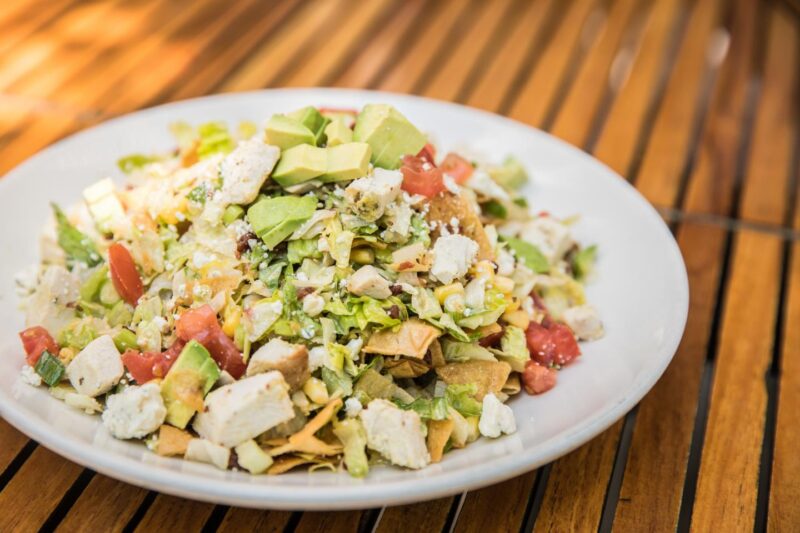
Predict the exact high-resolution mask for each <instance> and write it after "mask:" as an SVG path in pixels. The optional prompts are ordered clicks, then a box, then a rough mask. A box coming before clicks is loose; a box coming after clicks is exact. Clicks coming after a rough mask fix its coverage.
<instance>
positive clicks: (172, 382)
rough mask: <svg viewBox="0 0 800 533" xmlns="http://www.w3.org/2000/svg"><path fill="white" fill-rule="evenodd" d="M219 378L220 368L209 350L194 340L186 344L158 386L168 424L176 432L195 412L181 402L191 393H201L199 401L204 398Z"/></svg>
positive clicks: (193, 408)
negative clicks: (174, 428)
mask: <svg viewBox="0 0 800 533" xmlns="http://www.w3.org/2000/svg"><path fill="white" fill-rule="evenodd" d="M219 374H220V372H219V367H218V366H217V363H216V362H214V359H212V358H211V354H209V353H208V350H206V349H205V348H204V347H203V345H202V344H200V343H199V342H197V341H195V340H192V341H189V342H188V343H187V344H186V346H184V347H183V351H181V354H180V355H179V356H178V359H176V360H175V363H174V364H173V365H172V367H171V368H170V369H169V372H167V375H166V376H165V377H164V381H163V382H162V383H161V397H162V398H164V404H165V405H166V407H167V422H168V423H169V424H171V425H173V426H175V427H176V428H179V429H183V428H185V427H186V424H188V423H189V420H191V419H192V417H193V416H194V414H195V412H197V409H196V406H193V405H189V404H188V403H187V402H186V401H185V400H184V399H182V398H185V396H186V395H187V393H191V392H192V391H193V390H197V391H202V397H205V395H206V394H208V391H210V390H211V387H212V386H213V385H214V383H216V382H217V380H218V379H219Z"/></svg>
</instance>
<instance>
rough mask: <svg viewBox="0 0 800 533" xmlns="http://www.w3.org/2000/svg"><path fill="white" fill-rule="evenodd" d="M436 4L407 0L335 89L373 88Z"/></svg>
mask: <svg viewBox="0 0 800 533" xmlns="http://www.w3.org/2000/svg"><path fill="white" fill-rule="evenodd" d="M435 6H436V3H435V2H426V1H424V0H407V1H404V2H401V4H400V6H399V8H398V10H397V12H396V13H395V14H393V15H392V17H391V23H390V24H384V25H383V26H382V27H379V28H372V29H371V31H376V32H379V33H378V35H377V36H376V37H375V38H374V40H373V41H372V43H371V44H370V45H369V47H368V48H365V49H363V50H362V51H361V54H360V55H359V56H358V57H357V58H355V59H354V60H353V61H352V62H351V63H350V64H349V65H348V66H347V68H345V70H344V71H343V72H342V73H341V74H340V75H339V76H338V77H337V79H336V80H334V81H333V83H332V85H333V86H336V87H358V88H364V87H370V86H372V85H373V83H374V82H375V80H376V76H378V74H379V73H380V72H381V71H382V70H383V69H385V68H386V67H388V66H389V61H391V59H392V58H393V57H394V56H395V54H397V53H398V52H402V51H401V50H399V48H400V47H401V46H404V45H405V44H406V43H407V40H408V39H409V38H411V35H410V34H409V32H410V31H413V32H416V31H417V28H418V27H419V26H420V24H421V23H423V22H424V20H425V19H426V18H427V14H428V12H429V11H431V10H433V9H435Z"/></svg>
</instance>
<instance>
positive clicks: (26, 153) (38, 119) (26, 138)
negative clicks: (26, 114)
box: [0, 113, 85, 175]
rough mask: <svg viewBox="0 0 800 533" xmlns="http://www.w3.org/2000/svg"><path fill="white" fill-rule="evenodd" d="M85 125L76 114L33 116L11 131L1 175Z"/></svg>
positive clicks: (2, 161)
mask: <svg viewBox="0 0 800 533" xmlns="http://www.w3.org/2000/svg"><path fill="white" fill-rule="evenodd" d="M83 126H85V123H82V122H79V121H78V120H77V119H76V118H75V117H74V116H69V115H64V114H58V113H53V114H51V115H48V116H46V117H43V116H38V115H37V116H35V117H32V118H31V120H30V123H28V124H26V125H25V126H24V127H20V128H17V129H15V130H13V131H11V132H9V135H8V136H7V138H6V139H5V142H4V143H3V145H2V154H3V157H2V158H0V175H3V174H5V173H6V172H8V171H9V170H11V169H12V168H14V167H15V166H17V165H18V164H19V163H21V162H22V161H23V160H25V159H27V158H28V157H30V156H32V155H33V154H35V153H36V152H38V151H39V150H41V149H42V148H44V147H45V146H47V145H48V144H51V143H53V142H55V141H57V140H58V139H60V138H62V137H64V136H66V135H68V134H70V133H73V132H75V131H77V130H78V129H80V128H81V127H83Z"/></svg>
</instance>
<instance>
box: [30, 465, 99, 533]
mask: <svg viewBox="0 0 800 533" xmlns="http://www.w3.org/2000/svg"><path fill="white" fill-rule="evenodd" d="M94 476H95V472H94V471H93V470H89V469H88V468H84V469H83V472H81V473H80V475H79V476H78V479H76V480H75V481H74V482H73V483H72V486H71V487H70V488H69V489H67V492H65V493H64V496H62V497H61V501H60V502H58V505H56V508H55V509H53V511H52V512H51V513H50V516H48V517H47V520H45V521H44V523H43V524H42V527H41V529H40V531H55V530H56V528H57V527H58V524H60V523H61V521H62V520H63V519H64V517H66V516H67V513H68V512H69V511H70V509H72V506H73V505H74V504H75V502H76V501H78V498H79V497H80V495H81V494H82V493H83V491H84V490H85V489H86V486H87V485H88V484H89V482H90V481H91V480H92V478H93V477H94Z"/></svg>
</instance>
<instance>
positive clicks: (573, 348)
mask: <svg viewBox="0 0 800 533" xmlns="http://www.w3.org/2000/svg"><path fill="white" fill-rule="evenodd" d="M549 329H550V338H551V339H552V342H553V344H554V345H555V357H554V358H553V360H554V361H555V363H556V364H559V365H562V366H563V365H568V364H569V363H571V362H572V361H573V360H574V359H575V358H576V357H578V356H579V355H580V354H581V349H580V347H579V346H578V341H577V340H575V335H574V334H573V333H572V330H571V329H569V326H566V325H564V324H559V323H557V322H553V323H552V324H551V325H550V328H549Z"/></svg>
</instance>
